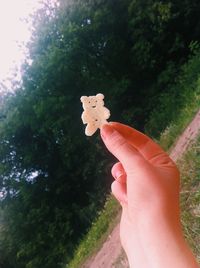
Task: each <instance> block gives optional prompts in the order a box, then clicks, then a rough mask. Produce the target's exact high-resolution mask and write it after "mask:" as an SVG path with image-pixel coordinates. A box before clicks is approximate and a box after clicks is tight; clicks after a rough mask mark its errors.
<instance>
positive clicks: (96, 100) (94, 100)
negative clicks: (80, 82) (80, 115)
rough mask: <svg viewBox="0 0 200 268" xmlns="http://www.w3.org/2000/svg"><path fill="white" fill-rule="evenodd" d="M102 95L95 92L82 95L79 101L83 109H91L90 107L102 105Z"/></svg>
mask: <svg viewBox="0 0 200 268" xmlns="http://www.w3.org/2000/svg"><path fill="white" fill-rule="evenodd" d="M103 99H104V95H103V94H100V93H99V94H97V95H96V96H89V97H87V96H82V97H81V102H82V105H83V109H84V110H87V109H92V108H97V107H99V106H103V105H104V101H103Z"/></svg>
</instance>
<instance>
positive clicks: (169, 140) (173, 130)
mask: <svg viewBox="0 0 200 268" xmlns="http://www.w3.org/2000/svg"><path fill="white" fill-rule="evenodd" d="M199 108H200V79H199V80H198V89H197V90H196V91H195V92H194V91H193V92H190V96H188V99H187V103H186V105H185V107H184V108H183V109H182V110H181V111H180V114H178V115H177V119H176V121H174V122H172V123H171V124H170V125H169V126H168V127H167V128H166V129H165V131H164V132H162V133H161V135H160V139H159V140H158V143H159V144H160V145H161V147H162V148H163V149H164V150H166V151H168V152H170V151H171V148H172V147H173V144H174V143H175V142H176V139H177V138H178V137H179V135H180V134H181V133H182V132H183V131H184V129H185V128H186V127H187V125H188V124H189V123H190V121H191V120H192V118H193V117H194V115H195V114H196V113H197V111H198V110H199Z"/></svg>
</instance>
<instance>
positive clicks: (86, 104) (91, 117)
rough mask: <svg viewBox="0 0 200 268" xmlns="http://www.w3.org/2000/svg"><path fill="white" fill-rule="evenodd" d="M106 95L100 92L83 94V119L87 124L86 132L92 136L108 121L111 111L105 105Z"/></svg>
mask: <svg viewBox="0 0 200 268" xmlns="http://www.w3.org/2000/svg"><path fill="white" fill-rule="evenodd" d="M103 99H104V95H103V94H101V93H99V94H97V95H96V96H89V97H87V96H82V97H81V102H82V105H83V110H84V111H83V113H82V116H81V118H82V121H83V124H87V126H86V129H85V134H86V135H87V136H92V135H93V134H94V133H95V132H96V130H97V129H98V128H100V127H101V126H102V125H103V124H105V123H107V119H108V118H109V117H110V111H109V110H108V109H107V108H106V107H104V101H103Z"/></svg>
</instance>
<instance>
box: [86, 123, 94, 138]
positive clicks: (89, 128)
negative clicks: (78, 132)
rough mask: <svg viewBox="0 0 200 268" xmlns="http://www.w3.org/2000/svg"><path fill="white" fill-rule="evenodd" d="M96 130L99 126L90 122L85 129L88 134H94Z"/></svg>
mask: <svg viewBox="0 0 200 268" xmlns="http://www.w3.org/2000/svg"><path fill="white" fill-rule="evenodd" d="M96 130H97V128H96V127H95V126H94V125H91V124H88V125H87V126H86V129H85V134H86V135H87V136H92V135H93V134H94V133H95V131H96Z"/></svg>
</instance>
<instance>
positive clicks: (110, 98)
mask: <svg viewBox="0 0 200 268" xmlns="http://www.w3.org/2000/svg"><path fill="white" fill-rule="evenodd" d="M45 3H46V5H45V8H43V9H41V10H39V11H38V12H37V14H35V16H34V25H33V27H34V32H33V36H32V39H31V41H30V43H29V52H30V59H31V61H29V60H27V63H25V64H24V66H23V68H22V71H23V81H22V85H21V86H19V85H14V87H15V88H16V87H17V88H18V89H17V90H16V91H15V93H13V94H12V95H11V96H9V97H6V98H5V99H3V101H2V106H1V108H0V109H1V111H0V112H1V114H2V116H1V121H0V137H1V141H0V187H1V193H4V196H3V198H1V211H2V213H1V217H2V220H1V223H0V232H1V235H0V237H1V240H0V253H2V252H3V254H0V264H1V267H2V268H8V267H11V268H13V267H15V268H21V267H23V268H24V267H26V268H35V267H43V268H51V267H52V268H54V267H64V266H65V263H67V262H69V260H70V258H71V256H72V255H73V251H74V248H75V247H76V245H77V243H78V242H79V241H80V239H81V238H82V237H83V235H84V234H85V233H86V231H87V229H88V228H89V226H90V225H91V223H92V221H93V219H94V218H96V216H97V211H99V208H100V207H102V205H103V203H104V201H105V198H106V196H107V193H108V192H109V187H110V167H111V165H112V163H113V158H111V157H110V155H109V154H108V153H107V152H106V151H105V149H104V147H103V146H102V143H101V141H100V138H99V137H98V135H96V136H94V137H92V138H86V137H85V135H84V127H83V126H82V123H81V120H80V119H79V121H77V118H80V114H81V112H82V110H81V107H80V106H81V105H80V96H81V95H92V94H96V93H97V92H102V93H104V94H105V95H106V105H107V106H108V107H109V108H110V110H111V111H112V120H117V121H122V122H124V123H128V124H130V125H132V124H133V123H134V126H135V127H137V128H139V129H143V128H144V124H145V122H146V121H148V118H149V114H150V111H151V110H152V108H154V107H155V106H156V105H157V101H158V100H159V99H162V97H160V94H161V93H162V94H164V93H163V92H167V94H168V95H167V96H169V98H168V105H170V107H172V106H171V101H170V96H171V95H172V96H182V94H181V93H178V92H177V93H174V91H175V90H171V89H170V86H169V85H172V84H173V83H174V81H175V80H176V75H177V73H178V71H179V68H180V65H181V64H182V63H183V62H185V61H186V60H187V58H188V55H189V53H190V49H193V51H194V50H195V49H197V45H198V43H197V42H196V41H198V40H199V38H200V34H199V31H198V29H199V23H200V18H199V9H200V3H199V1H197V0H195V1H192V3H191V1H189V0H185V1H153V0H151V1H144V0H142V1H141V0H140V1H139V0H138V1H137V0H117V1H113V0H108V1H104V0H95V1H90V0H83V1H82V0H81V1H80V0H73V1H64V0H63V1H60V6H52V5H51V4H50V1H45ZM191 29H192V30H191ZM191 41H193V42H192V43H191ZM196 64H197V65H196V67H197V70H195V68H194V66H193V67H191V70H189V69H187V70H186V72H189V73H190V76H191V77H190V78H188V80H187V77H185V78H184V77H182V78H181V79H183V80H184V82H182V83H183V84H184V83H186V82H185V81H186V80H187V81H188V82H187V83H188V85H190V82H191V79H192V75H193V78H195V79H196V77H197V74H198V72H199V70H198V62H197V63H196ZM188 66H190V65H189V64H188ZM191 66H192V65H191ZM187 68H189V67H187ZM194 71H195V72H194ZM193 72H194V74H193ZM194 88H195V86H194ZM194 88H193V87H192V88H191V90H193V89H194ZM183 99H184V97H183ZM4 100H6V101H4ZM181 101H182V97H181V100H180V102H181ZM161 102H162V101H161ZM174 105H175V102H174ZM167 111H168V110H167ZM152 117H153V115H152ZM152 117H151V120H153V119H152ZM154 120H155V121H156V120H157V119H154ZM159 120H160V122H161V121H162V122H163V125H162V127H159V131H160V130H162V129H163V128H164V127H165V124H166V122H167V123H169V120H168V121H167V120H166V116H163V119H159ZM152 122H153V121H152ZM154 126H155V125H154ZM154 126H152V130H151V131H152V133H154V132H156V129H155V127H154Z"/></svg>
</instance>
